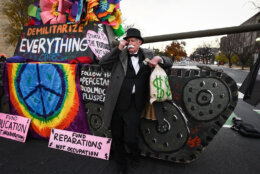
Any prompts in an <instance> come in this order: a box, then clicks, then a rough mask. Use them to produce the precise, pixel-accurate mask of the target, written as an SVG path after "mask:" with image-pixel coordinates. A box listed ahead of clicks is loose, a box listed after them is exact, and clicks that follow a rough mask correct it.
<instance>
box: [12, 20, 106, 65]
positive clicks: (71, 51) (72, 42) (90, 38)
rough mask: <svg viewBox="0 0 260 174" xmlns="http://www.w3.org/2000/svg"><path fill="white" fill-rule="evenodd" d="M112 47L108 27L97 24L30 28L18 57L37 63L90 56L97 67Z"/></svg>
mask: <svg viewBox="0 0 260 174" xmlns="http://www.w3.org/2000/svg"><path fill="white" fill-rule="evenodd" d="M87 33H89V34H87ZM95 33H97V34H95ZM108 43H109V42H108V38H107V32H106V28H105V26H104V25H103V24H98V23H94V22H89V23H88V25H84V24H55V25H40V26H30V27H24V29H23V31H22V34H21V37H20V38H19V40H18V44H17V46H16V50H15V54H14V55H15V56H22V57H25V58H27V59H32V60H37V61H67V60H68V61H70V60H72V59H74V58H77V57H80V56H87V57H90V58H91V59H92V60H93V62H94V63H96V62H97V61H98V60H100V58H101V56H103V55H104V54H105V53H107V52H109V51H110V46H109V44H108Z"/></svg>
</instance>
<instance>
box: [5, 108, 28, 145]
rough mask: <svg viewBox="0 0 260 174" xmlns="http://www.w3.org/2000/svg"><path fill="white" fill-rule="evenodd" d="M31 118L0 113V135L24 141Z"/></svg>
mask: <svg viewBox="0 0 260 174" xmlns="http://www.w3.org/2000/svg"><path fill="white" fill-rule="evenodd" d="M30 122H31V119H28V118H25V117H21V116H17V115H10V114H4V113H0V136H1V137H4V138H8V139H12V140H16V141H20V142H25V140H26V136H27V133H28V129H29V126H30Z"/></svg>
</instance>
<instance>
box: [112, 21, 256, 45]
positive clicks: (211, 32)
mask: <svg viewBox="0 0 260 174" xmlns="http://www.w3.org/2000/svg"><path fill="white" fill-rule="evenodd" d="M252 31H260V24H251V25H241V26H235V27H225V28H217V29H208V30H199V31H190V32H183V33H174V34H165V35H158V36H148V37H144V38H143V39H144V44H146V43H154V42H163V41H172V40H179V39H190V38H198V37H208V36H218V35H225V34H235V33H243V32H252ZM118 43H119V42H118V41H113V45H115V46H116V45H118Z"/></svg>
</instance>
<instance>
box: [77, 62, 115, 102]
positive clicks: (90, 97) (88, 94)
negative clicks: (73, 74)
mask: <svg viewBox="0 0 260 174" xmlns="http://www.w3.org/2000/svg"><path fill="white" fill-rule="evenodd" d="M110 77H111V72H108V71H103V70H101V68H100V67H99V66H98V65H86V66H82V67H81V71H80V86H81V92H82V98H83V101H84V103H85V104H86V103H88V102H92V103H98V104H103V103H104V102H105V97H106V89H107V87H108V85H109V82H110Z"/></svg>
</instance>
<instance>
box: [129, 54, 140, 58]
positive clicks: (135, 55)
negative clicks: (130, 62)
mask: <svg viewBox="0 0 260 174" xmlns="http://www.w3.org/2000/svg"><path fill="white" fill-rule="evenodd" d="M129 56H130V57H132V56H134V57H137V56H138V54H129Z"/></svg>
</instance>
